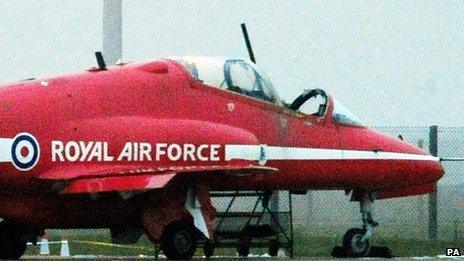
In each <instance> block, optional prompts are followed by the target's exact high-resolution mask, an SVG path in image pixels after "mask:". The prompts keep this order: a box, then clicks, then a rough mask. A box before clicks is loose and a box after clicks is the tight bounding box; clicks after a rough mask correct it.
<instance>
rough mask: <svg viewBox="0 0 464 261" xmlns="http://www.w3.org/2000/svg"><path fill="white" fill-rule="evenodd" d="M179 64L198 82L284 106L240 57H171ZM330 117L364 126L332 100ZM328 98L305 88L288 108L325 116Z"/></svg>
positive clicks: (260, 74) (264, 79) (255, 69)
mask: <svg viewBox="0 0 464 261" xmlns="http://www.w3.org/2000/svg"><path fill="white" fill-rule="evenodd" d="M170 59H171V60H174V61H176V62H178V63H179V64H181V65H182V66H183V67H184V68H185V69H186V70H187V71H188V72H189V73H190V75H191V76H192V77H193V78H195V79H196V80H197V81H199V82H202V83H204V84H206V85H209V86H213V87H217V88H220V89H224V90H229V91H234V92H237V93H241V94H244V95H247V96H250V97H253V98H256V99H260V100H264V101H267V102H271V103H276V104H278V105H280V106H283V104H282V102H281V100H280V99H279V97H278V95H277V93H276V91H275V90H274V87H273V86H272V84H271V82H270V81H269V79H268V78H267V77H266V75H265V74H264V73H263V72H262V71H261V70H260V69H259V68H258V67H257V66H256V65H255V64H254V63H252V62H249V61H246V60H243V59H222V58H212V57H198V56H184V57H170ZM332 101H333V104H334V110H333V113H332V115H331V116H332V120H333V122H334V123H336V124H344V125H355V126H364V124H363V123H362V122H361V120H359V118H358V117H356V115H354V114H353V113H352V112H351V111H349V110H348V109H347V108H346V107H345V106H343V104H341V103H340V102H338V101H337V100H335V99H333V98H332ZM328 103H329V99H328V96H327V95H326V93H325V92H324V91H323V90H320V89H314V90H307V91H304V92H303V94H301V95H300V96H299V97H298V98H297V99H295V101H294V102H293V103H292V104H290V105H287V107H288V108H290V109H292V110H294V111H297V112H300V113H303V114H306V115H313V116H315V117H330V116H329V115H326V110H327V108H328Z"/></svg>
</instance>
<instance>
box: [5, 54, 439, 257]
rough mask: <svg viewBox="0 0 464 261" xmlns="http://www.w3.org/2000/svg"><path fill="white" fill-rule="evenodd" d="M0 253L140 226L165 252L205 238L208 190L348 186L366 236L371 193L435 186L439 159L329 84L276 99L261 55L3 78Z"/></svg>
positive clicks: (190, 247) (125, 233)
mask: <svg viewBox="0 0 464 261" xmlns="http://www.w3.org/2000/svg"><path fill="white" fill-rule="evenodd" d="M0 122H1V123H2V124H1V125H0V166H1V175H0V186H1V190H0V193H1V194H0V199H1V202H2V203H1V204H0V217H2V218H3V222H1V223H0V224H1V225H0V231H1V233H0V257H2V258H18V257H20V256H21V255H22V254H23V253H24V251H25V247H26V241H28V240H29V241H35V240H37V237H39V236H40V235H41V234H42V233H43V231H44V229H48V228H60V229H67V228H110V229H111V234H112V236H113V239H114V241H116V242H120V243H133V242H136V241H137V239H138V238H139V237H140V235H141V234H142V233H145V234H146V235H147V236H148V238H149V239H150V240H152V241H153V242H154V243H160V244H161V248H162V250H163V251H164V253H165V254H166V255H167V257H168V258H173V259H184V258H191V257H192V255H193V254H194V252H195V248H196V241H197V240H198V239H201V238H202V237H203V238H207V239H209V240H213V237H214V231H212V229H211V222H212V220H213V218H214V217H215V210H214V208H213V206H212V205H211V202H210V198H209V192H210V191H212V190H234V191H235V190H290V191H307V190H316V189H325V190H328V189H330V190H345V191H348V192H351V195H352V199H353V200H356V201H359V202H360V207H361V213H362V222H363V227H362V228H359V229H358V228H355V229H350V230H349V231H348V232H347V234H346V235H345V238H344V246H345V247H346V248H347V249H348V250H349V251H351V252H352V254H354V255H357V256H362V255H365V254H366V253H367V251H368V249H369V238H370V237H371V236H372V233H373V228H374V226H375V225H376V223H375V222H374V220H373V218H372V214H371V204H372V202H373V201H374V200H375V199H383V198H392V197H403V196H409V195H416V194H422V193H429V192H431V191H433V190H434V188H435V186H436V182H437V180H438V179H440V178H441V177H442V175H443V173H444V172H443V168H442V166H441V165H440V163H439V160H438V158H436V157H433V156H431V155H429V154H427V153H426V152H424V151H423V150H421V149H419V148H415V147H413V146H411V145H409V144H407V143H405V142H403V141H401V140H398V139H393V138H391V137H388V136H386V135H383V134H380V133H377V132H374V131H372V130H370V129H368V128H366V127H365V126H364V125H363V124H362V123H361V121H360V120H359V119H358V118H357V117H356V116H355V115H354V114H353V113H351V112H350V111H349V110H347V109H346V108H345V107H344V106H343V105H342V104H341V103H340V102H338V101H336V100H335V99H334V98H332V97H331V96H328V95H327V94H326V93H325V92H324V91H322V90H319V89H316V90H310V91H305V92H304V93H303V94H302V95H301V96H299V97H298V98H297V99H296V100H295V101H294V102H293V103H292V104H285V103H283V102H282V101H281V100H280V99H279V97H278V96H277V94H276V92H275V91H274V88H273V86H272V84H271V82H270V81H269V80H268V78H267V77H266V76H265V75H264V74H263V73H262V72H261V71H260V70H259V69H258V68H257V67H256V65H255V64H253V63H251V62H248V61H246V60H243V59H216V58H205V57H174V58H170V59H159V60H151V61H145V62H131V63H126V64H124V63H121V64H118V65H115V66H111V67H108V68H106V67H105V66H104V65H102V64H100V67H99V68H93V69H90V70H88V71H85V72H82V73H79V74H73V75H68V76H62V77H56V78H50V79H42V80H27V81H23V82H19V83H15V84H11V85H6V86H3V87H2V88H0Z"/></svg>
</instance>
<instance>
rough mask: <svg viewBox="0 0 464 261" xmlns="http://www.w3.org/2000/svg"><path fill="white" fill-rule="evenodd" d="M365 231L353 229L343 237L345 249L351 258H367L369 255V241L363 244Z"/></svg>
mask: <svg viewBox="0 0 464 261" xmlns="http://www.w3.org/2000/svg"><path fill="white" fill-rule="evenodd" d="M363 235H364V230H363V229H361V228H351V229H349V230H348V231H347V232H346V233H345V235H344V236H343V247H344V248H345V249H346V251H347V252H348V253H347V254H348V256H350V257H365V256H366V255H367V254H368V253H369V249H370V244H369V240H367V241H365V242H362V241H361V238H362V237H363Z"/></svg>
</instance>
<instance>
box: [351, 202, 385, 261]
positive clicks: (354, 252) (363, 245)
mask: <svg viewBox="0 0 464 261" xmlns="http://www.w3.org/2000/svg"><path fill="white" fill-rule="evenodd" d="M373 202H374V194H373V193H366V194H365V195H364V197H363V199H362V200H361V201H360V202H359V205H360V209H361V214H362V222H363V228H362V229H361V228H351V229H349V230H348V231H347V232H346V234H345V236H343V248H344V249H345V250H346V252H347V254H348V255H349V256H353V257H364V256H367V255H369V250H370V244H369V239H370V238H371V237H372V235H373V234H374V227H375V226H377V225H378V223H377V222H375V221H374V219H373V218H372V203H373Z"/></svg>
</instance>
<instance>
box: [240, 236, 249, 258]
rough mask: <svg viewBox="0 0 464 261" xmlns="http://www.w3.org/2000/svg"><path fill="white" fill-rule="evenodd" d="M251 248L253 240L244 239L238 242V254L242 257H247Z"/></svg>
mask: <svg viewBox="0 0 464 261" xmlns="http://www.w3.org/2000/svg"><path fill="white" fill-rule="evenodd" d="M250 247H251V238H250V237H242V238H240V239H239V240H238V245H237V253H238V254H239V255H240V256H242V257H246V256H248V254H250Z"/></svg>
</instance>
